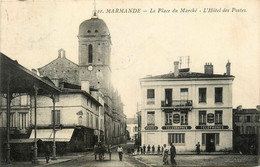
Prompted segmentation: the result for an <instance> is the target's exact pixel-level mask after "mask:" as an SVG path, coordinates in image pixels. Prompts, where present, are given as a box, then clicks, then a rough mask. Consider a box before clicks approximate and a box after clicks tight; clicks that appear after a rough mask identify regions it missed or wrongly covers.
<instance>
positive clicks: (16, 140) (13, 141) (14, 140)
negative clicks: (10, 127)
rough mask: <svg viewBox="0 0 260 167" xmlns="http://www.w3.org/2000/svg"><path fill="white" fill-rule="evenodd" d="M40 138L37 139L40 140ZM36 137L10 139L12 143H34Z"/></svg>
mask: <svg viewBox="0 0 260 167" xmlns="http://www.w3.org/2000/svg"><path fill="white" fill-rule="evenodd" d="M39 140H40V139H37V141H39ZM33 142H34V139H11V140H10V142H9V143H10V144H17V143H21V144H26V143H33Z"/></svg>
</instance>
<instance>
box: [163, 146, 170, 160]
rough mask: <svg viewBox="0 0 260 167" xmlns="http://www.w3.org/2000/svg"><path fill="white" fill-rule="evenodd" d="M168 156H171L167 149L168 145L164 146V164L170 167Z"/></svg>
mask: <svg viewBox="0 0 260 167" xmlns="http://www.w3.org/2000/svg"><path fill="white" fill-rule="evenodd" d="M168 154H169V150H168V148H167V147H166V144H164V145H163V153H162V155H163V164H164V165H168V164H169V161H168Z"/></svg>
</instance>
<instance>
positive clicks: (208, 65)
mask: <svg viewBox="0 0 260 167" xmlns="http://www.w3.org/2000/svg"><path fill="white" fill-rule="evenodd" d="M204 73H205V74H208V75H212V74H213V65H212V64H211V63H206V64H205V65H204Z"/></svg>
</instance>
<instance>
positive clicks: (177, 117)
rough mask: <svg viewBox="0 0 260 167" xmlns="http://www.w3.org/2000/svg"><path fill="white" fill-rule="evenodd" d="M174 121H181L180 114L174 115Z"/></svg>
mask: <svg viewBox="0 0 260 167" xmlns="http://www.w3.org/2000/svg"><path fill="white" fill-rule="evenodd" d="M173 123H176V124H177V123H180V114H174V115H173Z"/></svg>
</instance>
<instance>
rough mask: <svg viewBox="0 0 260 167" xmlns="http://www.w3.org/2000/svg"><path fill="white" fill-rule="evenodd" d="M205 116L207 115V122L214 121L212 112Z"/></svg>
mask: <svg viewBox="0 0 260 167" xmlns="http://www.w3.org/2000/svg"><path fill="white" fill-rule="evenodd" d="M207 117H208V123H213V122H214V114H212V113H209V114H208V116H207Z"/></svg>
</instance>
